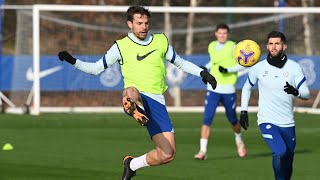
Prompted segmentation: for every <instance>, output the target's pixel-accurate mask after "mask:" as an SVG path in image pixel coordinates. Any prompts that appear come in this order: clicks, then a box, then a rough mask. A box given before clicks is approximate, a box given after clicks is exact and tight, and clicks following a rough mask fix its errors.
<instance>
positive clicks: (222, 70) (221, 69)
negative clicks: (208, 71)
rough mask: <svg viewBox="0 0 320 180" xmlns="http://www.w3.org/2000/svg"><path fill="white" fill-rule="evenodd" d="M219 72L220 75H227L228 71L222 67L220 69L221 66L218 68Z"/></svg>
mask: <svg viewBox="0 0 320 180" xmlns="http://www.w3.org/2000/svg"><path fill="white" fill-rule="evenodd" d="M219 71H220V72H221V73H227V72H228V69H226V68H224V67H222V66H219Z"/></svg>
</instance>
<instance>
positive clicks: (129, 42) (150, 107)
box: [59, 6, 217, 180]
mask: <svg viewBox="0 0 320 180" xmlns="http://www.w3.org/2000/svg"><path fill="white" fill-rule="evenodd" d="M149 18H150V13H149V11H148V10H147V9H145V8H144V7H141V6H131V7H129V9H128V10H127V24H128V26H129V28H130V32H129V33H128V35H127V36H126V37H124V38H123V39H120V40H117V41H116V42H115V44H114V45H113V46H112V47H111V48H110V49H109V50H108V51H107V53H106V54H105V55H104V56H103V57H102V58H101V59H100V60H98V61H97V62H95V63H88V62H83V61H81V60H79V59H75V58H73V57H72V56H71V55H70V54H69V53H68V52H66V51H62V52H60V53H59V59H60V60H61V61H63V60H65V61H67V62H68V63H70V64H72V65H74V66H75V68H77V69H79V70H81V71H83V72H86V73H89V74H95V75H97V74H99V73H101V72H102V71H104V70H105V69H106V68H108V67H110V66H111V65H112V64H114V63H115V62H119V63H120V65H121V70H122V75H123V77H124V88H125V89H124V91H123V99H122V103H123V107H124V110H125V112H126V113H127V114H129V115H130V116H132V117H133V118H134V119H135V120H136V121H137V122H139V123H140V124H141V125H142V126H146V127H147V129H148V132H149V135H150V136H151V139H152V141H153V142H154V144H155V146H156V147H155V149H153V150H151V151H149V152H148V153H146V154H144V155H142V156H140V157H136V158H134V157H132V156H126V157H125V158H124V159H123V165H124V170H123V175H122V178H121V179H122V180H129V179H131V177H133V176H135V175H136V170H138V169H140V168H143V167H146V166H158V165H162V164H166V163H169V162H171V161H172V160H173V159H174V157H175V153H176V145H175V144H176V143H175V136H174V129H173V126H172V123H171V120H170V118H169V115H168V112H167V109H166V105H165V99H164V96H163V93H164V92H165V91H166V89H167V85H166V84H165V75H166V69H165V61H170V62H171V63H173V64H174V65H175V66H177V67H178V68H180V69H181V70H183V71H185V72H187V73H190V74H193V75H195V76H199V77H202V80H203V81H204V82H208V83H209V84H211V85H212V88H213V89H215V87H216V83H217V82H216V80H215V78H214V77H213V76H212V75H211V74H210V73H209V72H207V71H204V70H202V69H201V68H199V67H198V66H196V65H194V64H193V63H191V62H189V61H186V60H184V59H182V58H181V57H179V56H178V55H177V53H176V52H175V51H174V50H173V47H172V46H171V45H169V44H168V39H167V38H166V36H165V35H164V34H150V33H149V32H148V30H149Z"/></svg>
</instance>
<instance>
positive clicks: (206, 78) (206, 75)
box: [200, 70, 217, 89]
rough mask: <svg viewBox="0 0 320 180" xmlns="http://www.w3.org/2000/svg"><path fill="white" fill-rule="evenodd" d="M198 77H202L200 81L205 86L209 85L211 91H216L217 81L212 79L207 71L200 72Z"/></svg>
mask: <svg viewBox="0 0 320 180" xmlns="http://www.w3.org/2000/svg"><path fill="white" fill-rule="evenodd" d="M200 76H201V77H202V81H203V82H204V83H205V84H207V83H209V84H211V86H212V89H216V87H217V81H216V78H214V77H213V76H212V75H211V74H210V73H209V72H208V71H206V70H203V71H201V72H200Z"/></svg>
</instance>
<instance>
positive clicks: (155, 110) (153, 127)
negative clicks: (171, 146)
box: [140, 93, 174, 138]
mask: <svg viewBox="0 0 320 180" xmlns="http://www.w3.org/2000/svg"><path fill="white" fill-rule="evenodd" d="M140 95H141V97H142V101H143V106H144V110H145V114H146V116H147V117H148V118H149V120H150V121H149V123H148V125H147V129H148V132H149V135H150V137H151V138H152V136H154V135H156V134H158V133H162V132H174V129H173V125H172V123H171V120H170V118H169V114H168V111H167V108H166V106H165V105H163V104H161V103H159V102H158V101H156V100H154V99H152V98H150V97H148V96H146V95H144V94H142V93H140Z"/></svg>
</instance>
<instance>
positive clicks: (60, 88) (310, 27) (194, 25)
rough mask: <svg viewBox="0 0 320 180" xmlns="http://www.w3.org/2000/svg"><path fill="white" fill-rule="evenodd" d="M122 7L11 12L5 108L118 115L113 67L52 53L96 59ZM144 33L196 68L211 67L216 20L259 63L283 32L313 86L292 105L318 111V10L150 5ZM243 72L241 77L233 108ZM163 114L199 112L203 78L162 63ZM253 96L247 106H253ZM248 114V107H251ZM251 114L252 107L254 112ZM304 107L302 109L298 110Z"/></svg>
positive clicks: (116, 29)
mask: <svg viewBox="0 0 320 180" xmlns="http://www.w3.org/2000/svg"><path fill="white" fill-rule="evenodd" d="M127 8H128V7H127V6H79V5H34V6H32V9H29V10H28V9H23V10H21V9H20V10H16V33H15V37H16V38H15V45H14V54H13V55H7V57H6V58H7V60H6V63H8V64H10V66H7V67H12V70H11V71H10V72H11V75H9V76H8V77H9V78H10V79H11V80H10V85H8V88H7V89H2V91H6V92H7V93H5V95H7V97H8V98H9V99H10V101H11V102H12V103H13V104H14V107H11V106H10V107H9V108H7V110H8V111H18V112H28V111H31V112H32V113H33V114H39V113H40V112H108V111H122V108H121V107H120V106H121V93H122V90H123V79H122V75H121V71H120V66H119V64H117V63H116V64H114V65H113V66H112V67H109V68H107V69H106V70H105V71H104V72H103V73H101V74H100V75H97V76H93V75H88V74H85V73H83V72H80V71H79V70H77V69H75V68H74V67H73V66H71V65H70V64H67V63H65V62H61V61H60V60H59V59H58V57H57V54H58V52H59V51H62V50H67V51H69V52H70V53H71V54H73V55H74V57H76V58H78V59H81V60H83V61H87V62H95V61H97V60H98V59H100V58H101V57H102V56H103V55H104V54H105V53H106V52H107V50H108V49H109V48H110V47H111V46H112V45H113V43H114V41H115V40H117V39H120V38H122V37H124V36H126V35H127V33H128V31H129V29H128V27H127V24H126V16H125V12H126V10H127ZM148 8H149V10H150V11H151V13H152V15H151V19H150V32H151V33H163V32H165V33H166V35H167V36H168V38H169V41H170V43H171V44H172V45H173V47H174V48H175V50H176V52H177V53H178V54H179V55H181V56H182V57H184V58H185V59H187V60H189V61H192V62H193V63H195V64H197V65H205V64H206V63H207V62H209V56H208V53H207V47H208V44H209V43H210V42H211V41H213V40H214V39H215V37H214V33H213V32H214V29H215V26H216V25H217V24H219V23H227V24H228V25H229V26H230V28H231V34H230V39H231V40H233V41H235V42H239V41H240V40H243V39H252V40H254V41H256V42H257V43H258V44H259V45H260V46H261V50H262V53H263V55H262V58H265V54H266V49H265V44H266V36H267V34H268V33H269V32H270V31H272V30H279V29H280V30H281V31H284V33H285V35H286V37H287V39H288V45H289V47H288V49H287V54H288V55H289V57H290V58H291V59H294V60H296V61H297V62H299V63H300V64H301V65H302V67H303V69H304V72H305V75H306V78H307V82H308V84H309V87H310V89H311V92H312V93H311V97H312V98H311V99H310V100H308V101H300V100H296V101H297V102H296V106H297V107H298V109H299V108H300V109H301V108H302V109H303V108H308V111H309V112H311V111H315V112H316V111H318V110H319V105H318V104H319V100H320V95H319V93H318V91H319V89H320V83H319V81H318V80H317V79H318V78H317V76H319V75H320V71H319V68H316V67H319V66H320V56H319V55H320V50H319V48H316V47H318V46H317V45H319V44H320V35H319V34H318V33H316V31H315V30H317V29H319V26H320V25H319V23H316V22H318V21H319V18H320V17H319V16H318V15H317V13H319V12H320V10H319V9H316V8H282V9H281V8H213V7H212V8H209V7H207V8H204V7H148ZM247 71H248V70H244V71H243V72H239V80H238V83H237V89H238V92H237V93H238V104H239V102H240V93H241V87H242V85H243V84H244V82H245V80H246V73H247ZM166 80H167V84H168V85H169V89H168V91H167V92H166V93H165V96H166V103H167V105H168V106H169V107H170V108H169V110H170V109H171V110H176V111H202V110H203V105H204V96H205V93H206V86H205V85H204V84H203V83H202V81H201V79H200V78H198V77H195V76H192V75H189V74H186V73H184V72H182V71H180V70H179V69H177V68H176V67H174V66H173V65H172V64H170V63H168V64H167V78H166ZM257 97H258V93H257V91H253V94H252V98H251V101H250V105H251V106H257ZM253 109H254V108H253ZM255 109H256V108H255ZM303 110H305V109H303Z"/></svg>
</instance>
